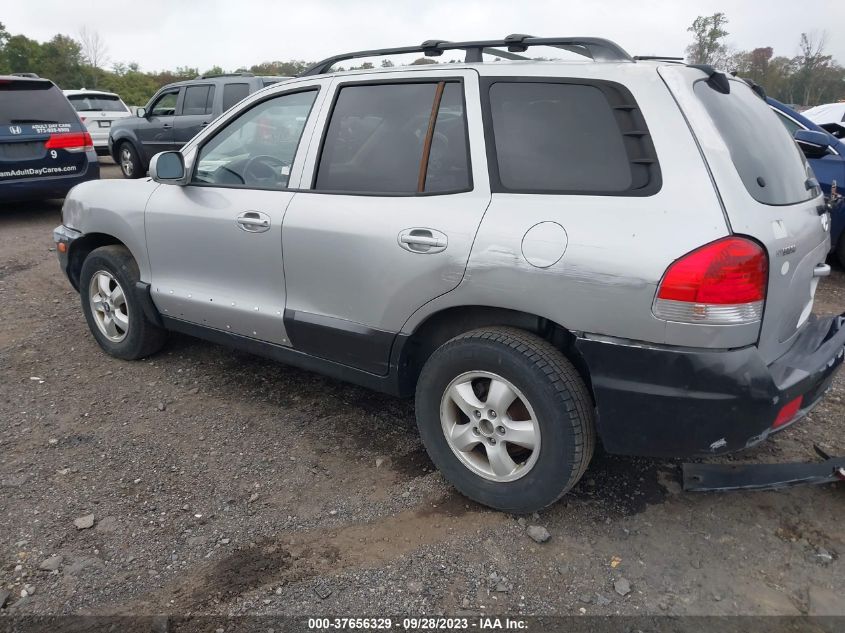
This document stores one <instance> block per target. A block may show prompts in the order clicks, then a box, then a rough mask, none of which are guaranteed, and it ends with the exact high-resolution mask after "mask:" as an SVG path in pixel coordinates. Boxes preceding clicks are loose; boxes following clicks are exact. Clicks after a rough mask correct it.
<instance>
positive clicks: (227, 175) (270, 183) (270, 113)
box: [193, 90, 317, 189]
mask: <svg viewBox="0 0 845 633" xmlns="http://www.w3.org/2000/svg"><path fill="white" fill-rule="evenodd" d="M316 97H317V90H308V91H306V92H297V93H293V94H286V95H280V96H278V97H273V98H271V99H267V100H266V101H262V102H261V103H258V104H257V105H255V106H253V107H252V108H250V109H249V110H247V111H246V112H244V113H243V114H241V115H240V116H238V117H237V118H236V119H234V120H232V121H230V122H229V123H228V124H227V125H226V126H225V127H224V128H222V129H221V130H220V131H219V132H218V133H217V134H216V135H215V136H214V137H212V138H211V140H209V141H208V142H207V143H206V144H205V145H203V146H202V148H201V149H200V152H199V157H198V159H197V168H196V171H195V173H194V178H193V182H194V183H197V184H204V185H220V186H226V187H252V188H262V189H284V188H286V187H287V186H288V178H289V177H290V168H291V165H293V159H294V157H295V156H296V150H297V147H298V146H299V140H300V138H301V137H302V131H303V130H304V129H305V123H306V121H307V120H308V115H309V114H310V112H311V106H312V105H313V104H314V99H315V98H316Z"/></svg>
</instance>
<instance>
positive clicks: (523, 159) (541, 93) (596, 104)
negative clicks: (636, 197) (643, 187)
mask: <svg viewBox="0 0 845 633" xmlns="http://www.w3.org/2000/svg"><path fill="white" fill-rule="evenodd" d="M489 104H490V105H489V108H490V118H491V120H492V125H493V136H494V138H495V149H496V151H495V157H496V158H495V160H496V166H497V167H498V175H499V181H500V182H501V186H502V187H503V189H504V190H506V191H524V192H550V193H595V194H613V193H621V192H626V191H629V190H631V189H632V188H634V187H635V183H634V173H633V168H632V160H631V156H630V154H629V150H628V148H627V147H626V142H625V137H624V136H623V131H622V129H621V127H620V123H619V121H618V118H617V117H618V116H620V115H617V114H616V112H615V111H614V109H613V108H612V106H611V104H610V102H609V101H608V97H607V96H606V94H605V92H604V91H602V90H601V89H599V88H598V87H596V86H593V85H587V84H577V83H539V82H538V83H532V82H522V81H520V82H507V81H497V82H496V83H493V84H492V85H491V86H490V90H489ZM619 112H620V113H621V116H628V113H627V112H624V111H622V110H619ZM637 184H641V183H637Z"/></svg>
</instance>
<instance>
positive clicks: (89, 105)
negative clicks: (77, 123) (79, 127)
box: [62, 88, 132, 156]
mask: <svg viewBox="0 0 845 633" xmlns="http://www.w3.org/2000/svg"><path fill="white" fill-rule="evenodd" d="M62 92H64V93H65V96H66V97H67V98H68V101H70V104H71V105H72V106H73V108H74V109H75V110H76V112H77V114H79V119H80V120H81V121H82V123H83V124H84V125H85V127H86V128H88V133H89V134H91V138H92V139H93V141H94V149H95V150H97V154H98V155H99V156H108V154H109V131H110V130H111V125H112V123H114V122H115V121H117V120H118V119H125V118H126V117H129V116H132V113H131V112H130V111H129V108H127V107H126V104H125V103H123V100H122V99H121V98H120V96H118V95H116V94H115V93H113V92H103V91H102V90H85V89H84V88H83V89H82V90H63V91H62Z"/></svg>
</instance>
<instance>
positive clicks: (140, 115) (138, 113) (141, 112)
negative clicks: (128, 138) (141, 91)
mask: <svg viewBox="0 0 845 633" xmlns="http://www.w3.org/2000/svg"><path fill="white" fill-rule="evenodd" d="M135 116H136V117H138V118H139V119H144V118H146V116H147V109H146V108H144V107H141V108H138V109H137V110H135Z"/></svg>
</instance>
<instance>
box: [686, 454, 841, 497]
mask: <svg viewBox="0 0 845 633" xmlns="http://www.w3.org/2000/svg"><path fill="white" fill-rule="evenodd" d="M815 449H816V452H817V453H818V454H819V456H821V457H822V459H824V460H825V461H823V462H816V463H813V462H809V463H797V464H796V463H792V464H684V465H683V474H684V490H686V491H689V492H727V491H729V490H778V489H780V488H788V487H790V486H801V485H818V484H829V483H833V482H835V481H845V457H831V456H829V455H827V454H826V453H825V452H824V451H822V450H821V449H820V448H819V447H818V446H816V447H815Z"/></svg>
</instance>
